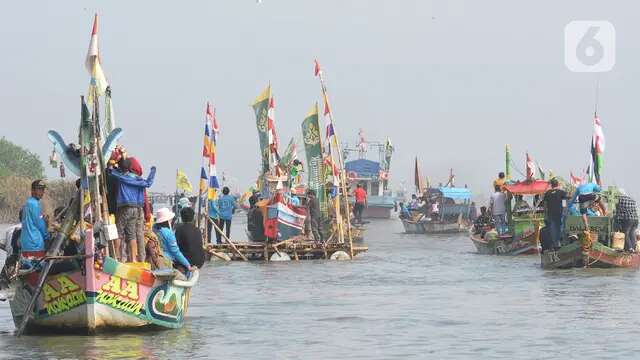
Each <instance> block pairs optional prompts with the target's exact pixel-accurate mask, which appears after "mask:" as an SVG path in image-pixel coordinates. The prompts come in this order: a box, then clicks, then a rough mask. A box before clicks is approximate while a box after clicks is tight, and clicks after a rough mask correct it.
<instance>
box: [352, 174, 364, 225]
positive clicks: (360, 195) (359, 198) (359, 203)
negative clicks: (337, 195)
mask: <svg viewBox="0 0 640 360" xmlns="http://www.w3.org/2000/svg"><path fill="white" fill-rule="evenodd" d="M353 196H354V197H355V198H356V203H355V205H354V206H353V215H354V216H355V218H356V219H355V222H358V223H360V224H362V211H364V208H365V206H367V191H366V190H365V189H363V188H362V184H358V186H357V187H356V190H355V191H354V192H353Z"/></svg>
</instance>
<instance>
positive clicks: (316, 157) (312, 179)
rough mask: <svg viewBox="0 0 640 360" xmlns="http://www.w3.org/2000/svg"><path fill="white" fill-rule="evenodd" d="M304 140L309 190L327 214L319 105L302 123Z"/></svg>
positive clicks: (316, 105)
mask: <svg viewBox="0 0 640 360" xmlns="http://www.w3.org/2000/svg"><path fill="white" fill-rule="evenodd" d="M302 139H303V141H304V150H305V153H306V154H307V167H308V168H309V171H308V173H307V179H308V186H309V189H311V190H314V191H315V193H316V197H317V198H318V202H319V204H320V209H321V210H322V212H323V214H324V213H326V204H325V194H324V183H325V173H324V170H323V164H322V139H321V137H320V122H319V119H318V103H316V104H315V105H314V106H313V107H312V108H311V111H309V114H307V117H306V118H305V119H304V121H302Z"/></svg>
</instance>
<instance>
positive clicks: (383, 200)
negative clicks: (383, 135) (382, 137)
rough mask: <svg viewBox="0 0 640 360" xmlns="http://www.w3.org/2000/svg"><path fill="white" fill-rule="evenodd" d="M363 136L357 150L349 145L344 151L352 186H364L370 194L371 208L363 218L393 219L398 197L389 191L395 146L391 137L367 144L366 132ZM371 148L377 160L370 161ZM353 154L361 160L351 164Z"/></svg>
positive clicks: (355, 160)
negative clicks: (350, 156) (381, 141)
mask: <svg viewBox="0 0 640 360" xmlns="http://www.w3.org/2000/svg"><path fill="white" fill-rule="evenodd" d="M359 135H360V140H359V142H358V144H357V145H356V146H355V147H353V148H350V147H348V146H345V147H344V149H343V151H344V153H343V155H344V157H345V170H346V172H347V178H348V181H349V185H350V187H351V189H354V188H355V187H356V185H357V184H361V185H362V187H363V188H364V189H365V190H366V191H367V194H368V199H367V202H368V205H367V207H366V208H365V209H364V211H363V212H362V217H363V218H365V219H389V218H391V211H392V210H394V209H395V208H396V201H395V197H394V196H393V194H392V191H391V190H390V189H389V175H390V169H391V156H392V154H393V151H394V148H393V145H392V144H391V140H390V139H388V138H387V140H386V141H385V142H384V143H380V142H369V141H365V139H364V134H363V131H362V129H360V133H359ZM369 149H373V150H375V151H377V153H378V159H377V161H374V160H370V159H367V158H366V154H367V152H368V150H369ZM350 154H357V158H356V159H354V160H349V161H347V159H348V158H349V155H350ZM352 201H353V200H352Z"/></svg>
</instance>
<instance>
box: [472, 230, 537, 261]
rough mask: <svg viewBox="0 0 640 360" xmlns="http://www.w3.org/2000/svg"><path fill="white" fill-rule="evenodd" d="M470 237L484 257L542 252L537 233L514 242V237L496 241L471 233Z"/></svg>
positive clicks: (496, 239) (501, 238)
mask: <svg viewBox="0 0 640 360" xmlns="http://www.w3.org/2000/svg"><path fill="white" fill-rule="evenodd" d="M469 237H470V238H471V241H472V242H473V245H475V247H476V249H477V250H478V253H479V254H482V255H505V256H516V255H536V254H538V253H539V252H540V242H539V239H538V234H537V233H531V234H527V235H525V236H523V237H521V238H520V239H517V240H515V241H514V239H513V237H511V236H510V237H500V238H495V239H486V238H484V239H483V238H482V237H481V236H480V235H479V234H473V233H470V235H469Z"/></svg>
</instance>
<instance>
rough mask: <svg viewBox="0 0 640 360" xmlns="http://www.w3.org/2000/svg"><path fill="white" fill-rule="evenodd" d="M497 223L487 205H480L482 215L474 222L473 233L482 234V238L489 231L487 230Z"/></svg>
mask: <svg viewBox="0 0 640 360" xmlns="http://www.w3.org/2000/svg"><path fill="white" fill-rule="evenodd" d="M494 226H495V223H494V221H493V218H492V217H491V215H489V212H488V211H487V207H486V206H481V207H480V216H478V217H477V218H476V219H475V221H474V222H473V233H474V234H480V236H481V237H482V238H484V235H485V234H486V233H487V230H489V229H491V228H493V227H494Z"/></svg>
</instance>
